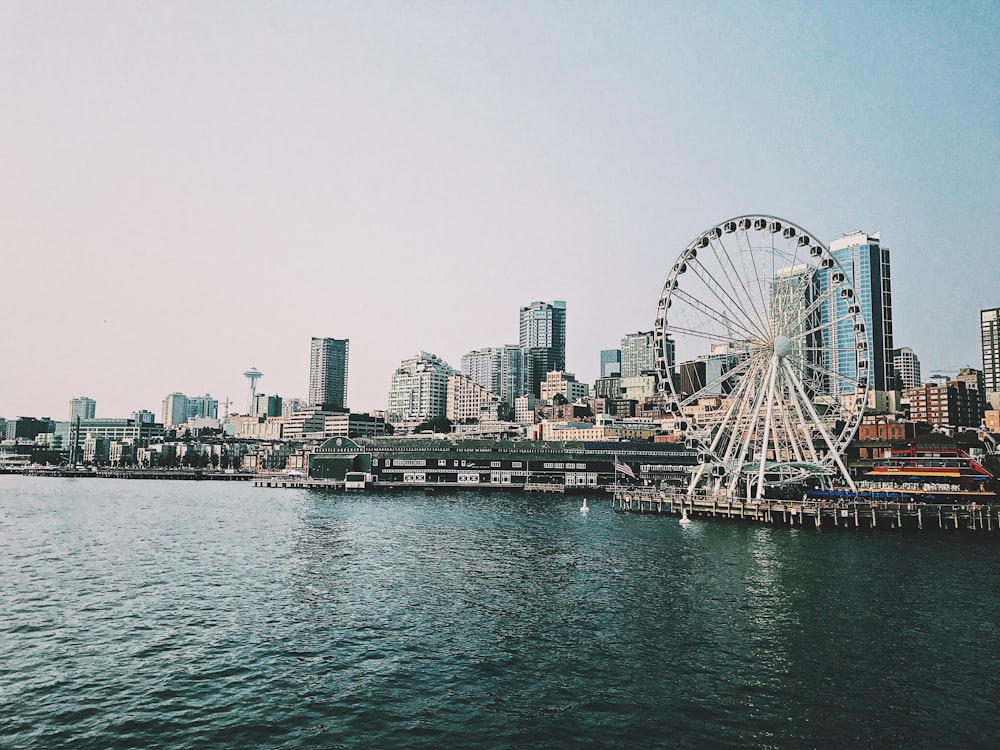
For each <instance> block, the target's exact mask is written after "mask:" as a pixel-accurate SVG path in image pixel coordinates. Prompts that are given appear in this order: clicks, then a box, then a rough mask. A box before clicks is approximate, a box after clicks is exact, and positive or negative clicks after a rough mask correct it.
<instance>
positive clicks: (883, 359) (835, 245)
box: [820, 232, 896, 393]
mask: <svg viewBox="0 0 1000 750" xmlns="http://www.w3.org/2000/svg"><path fill="white" fill-rule="evenodd" d="M830 252H831V253H832V254H833V257H834V258H836V259H837V261H838V262H839V263H840V265H841V266H843V268H844V271H845V272H846V273H847V275H848V278H849V279H850V280H851V282H852V284H853V287H854V293H855V295H856V297H855V300H856V302H857V304H859V305H860V307H861V314H862V316H863V318H864V321H865V327H866V328H867V330H868V338H869V340H870V342H871V351H870V352H869V356H868V358H867V361H868V363H869V372H870V373H871V380H870V381H869V384H868V387H869V388H870V389H871V390H875V391H892V390H896V383H895V378H894V377H893V371H892V357H891V352H892V349H893V346H892V289H891V285H890V274H889V248H887V247H882V240H881V237H880V235H879V233H878V232H876V233H875V234H871V235H869V234H865V233H864V232H854V233H853V234H847V235H844V236H843V237H841V238H840V239H839V240H834V241H833V242H831V243H830ZM833 271H834V269H830V270H828V271H827V272H826V273H821V274H820V291H821V293H825V292H826V291H827V289H829V284H830V283H831V282H830V275H831V273H832V272H833ZM832 300H833V305H832V306H831V307H832V309H829V310H825V311H824V315H833V316H835V317H834V318H833V319H834V320H839V321H841V322H840V323H838V324H837V325H836V326H835V327H834V329H833V331H832V332H831V333H832V335H833V336H835V337H836V338H837V339H838V342H837V343H838V345H839V348H840V350H841V351H845V349H846V350H847V351H846V356H843V357H841V358H840V361H838V362H832V363H830V366H831V369H832V370H833V371H834V372H836V373H837V374H838V375H841V376H843V377H845V378H849V379H851V380H854V379H857V377H858V358H857V356H856V354H855V352H852V351H850V349H851V348H852V347H853V341H854V328H853V325H852V324H851V321H850V317H849V316H848V315H847V308H848V306H849V305H850V304H853V302H854V300H848V299H845V298H844V297H842V296H841V295H836V296H834V297H833V298H832ZM845 342H847V343H846V346H845ZM836 380H837V383H836V385H835V386H834V390H835V392H837V393H844V392H846V391H849V390H850V384H849V383H848V382H846V381H844V380H841V379H839V378H838V379H836Z"/></svg>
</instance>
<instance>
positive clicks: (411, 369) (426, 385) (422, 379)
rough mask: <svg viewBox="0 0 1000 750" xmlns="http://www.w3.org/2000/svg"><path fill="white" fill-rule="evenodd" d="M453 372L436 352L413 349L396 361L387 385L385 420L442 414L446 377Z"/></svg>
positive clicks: (405, 419)
mask: <svg viewBox="0 0 1000 750" xmlns="http://www.w3.org/2000/svg"><path fill="white" fill-rule="evenodd" d="M454 373H455V371H454V369H452V367H451V366H450V365H448V363H447V362H445V361H444V360H442V359H441V358H440V357H438V356H437V355H436V354H430V353H429V352H423V351H421V352H417V353H416V355H414V356H413V357H410V358H409V359H404V360H403V361H402V362H400V364H399V366H398V367H397V368H396V371H395V372H394V373H393V374H392V381H391V383H390V385H389V408H388V414H389V421H390V423H392V424H393V425H395V424H397V423H400V424H402V423H406V422H413V421H419V422H422V421H426V420H428V419H432V418H433V417H441V416H444V414H445V410H446V408H447V404H448V378H449V377H451V376H452V375H453V374H454Z"/></svg>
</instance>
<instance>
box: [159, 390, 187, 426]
mask: <svg viewBox="0 0 1000 750" xmlns="http://www.w3.org/2000/svg"><path fill="white" fill-rule="evenodd" d="M187 418H188V408H187V396H185V395H184V394H183V393H176V392H175V393H171V394H170V395H169V396H167V397H166V398H165V399H163V426H164V427H169V426H170V425H175V424H184V423H185V422H187Z"/></svg>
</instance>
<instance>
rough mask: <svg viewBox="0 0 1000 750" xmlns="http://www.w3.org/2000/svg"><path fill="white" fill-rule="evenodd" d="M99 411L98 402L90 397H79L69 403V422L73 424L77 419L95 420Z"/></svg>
mask: <svg viewBox="0 0 1000 750" xmlns="http://www.w3.org/2000/svg"><path fill="white" fill-rule="evenodd" d="M96 411H97V402H96V401H94V399H92V398H90V397H88V396H77V397H76V398H74V399H73V400H72V401H70V402H69V421H70V422H73V421H74V420H76V418H77V417H79V418H80V419H93V418H94V414H95V413H96Z"/></svg>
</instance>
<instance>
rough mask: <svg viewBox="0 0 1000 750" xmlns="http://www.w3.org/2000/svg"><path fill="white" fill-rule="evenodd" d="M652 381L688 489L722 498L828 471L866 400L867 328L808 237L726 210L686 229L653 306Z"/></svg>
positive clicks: (846, 285)
mask: <svg viewBox="0 0 1000 750" xmlns="http://www.w3.org/2000/svg"><path fill="white" fill-rule="evenodd" d="M654 337H655V342H656V351H657V370H658V374H659V380H660V388H661V390H662V391H663V392H664V393H665V394H666V395H667V396H668V402H669V403H670V408H671V409H672V411H673V413H674V415H675V417H676V423H677V426H678V428H679V429H680V431H681V432H682V433H683V434H684V437H685V443H686V445H687V447H689V448H691V449H693V450H697V451H698V453H699V465H698V468H697V469H696V470H695V472H694V473H693V474H692V477H691V482H690V486H689V490H694V489H695V488H699V487H703V488H706V489H709V488H710V489H711V490H712V491H714V492H717V493H724V494H727V495H728V496H730V497H733V496H736V495H746V496H747V497H750V496H756V497H758V498H760V497H763V496H764V492H765V488H767V487H773V486H780V485H792V484H797V483H802V482H806V481H816V482H819V483H823V484H829V483H830V482H831V481H832V480H833V479H834V478H835V477H836V476H837V475H838V474H839V475H840V477H842V478H843V479H844V480H845V481H846V483H847V484H848V485H849V486H850V487H851V488H852V489H853V487H854V483H853V481H852V480H851V477H850V475H849V474H848V472H847V468H846V467H845V465H844V462H843V458H842V454H843V453H844V450H845V449H846V447H847V445H848V443H849V442H850V441H851V440H852V439H853V437H854V434H855V432H856V431H857V428H858V424H859V423H860V421H861V417H862V415H863V413H864V408H865V405H866V403H867V400H868V388H869V382H870V378H869V374H870V358H869V351H870V346H869V332H868V330H867V327H866V325H865V320H864V315H863V313H862V307H861V304H860V300H859V299H858V294H857V291H856V290H855V289H854V286H853V275H852V274H851V273H849V272H848V271H847V270H845V268H844V267H842V266H841V264H840V263H839V262H838V261H837V260H836V258H834V256H833V255H831V253H830V250H829V249H828V248H827V247H826V246H825V245H824V244H823V243H822V242H820V241H819V240H817V239H816V238H815V237H814V236H813V235H811V234H810V233H808V232H806V231H805V230H804V229H802V228H801V227H799V226H797V225H795V224H792V223H791V222H789V221H786V220H785V219H779V218H777V217H774V216H765V215H749V216H739V217H736V218H733V219H730V220H728V221H725V222H722V223H721V224H718V225H716V226H713V227H710V228H709V229H707V230H705V231H704V232H702V233H701V234H699V235H698V236H697V237H695V238H694V240H692V241H691V242H690V243H689V244H688V246H687V247H686V248H684V250H683V251H682V252H681V254H680V256H679V257H678V258H677V261H676V262H675V263H674V264H673V266H671V268H670V270H669V272H668V273H667V279H666V281H665V282H664V285H663V292H662V293H661V295H660V302H659V307H658V311H657V317H656V328H655V333H654Z"/></svg>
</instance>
